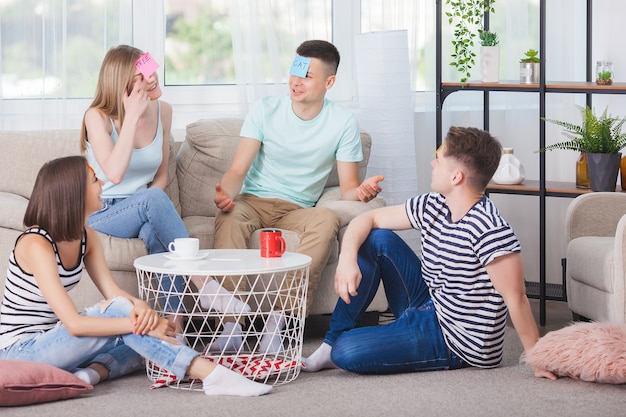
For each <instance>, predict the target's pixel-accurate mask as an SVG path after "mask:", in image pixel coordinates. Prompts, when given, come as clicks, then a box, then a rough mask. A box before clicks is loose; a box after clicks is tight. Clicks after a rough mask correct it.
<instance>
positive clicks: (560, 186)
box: [487, 180, 626, 198]
mask: <svg viewBox="0 0 626 417" xmlns="http://www.w3.org/2000/svg"><path fill="white" fill-rule="evenodd" d="M539 187H540V184H539V181H538V180H525V181H524V182H523V183H522V184H519V185H503V184H496V183H494V182H490V183H489V185H488V186H487V193H494V194H516V195H539V193H540V189H539ZM615 191H618V192H626V191H623V190H622V187H620V186H617V187H615ZM591 192H593V191H592V190H591V188H577V187H576V184H575V183H573V182H566V181H546V196H547V197H571V198H574V197H577V196H579V195H581V194H587V193H591Z"/></svg>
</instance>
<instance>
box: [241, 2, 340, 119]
mask: <svg viewBox="0 0 626 417" xmlns="http://www.w3.org/2000/svg"><path fill="white" fill-rule="evenodd" d="M330 8H331V2H329V1H311V0H278V1H277V0H256V1H252V2H251V1H249V0H231V1H230V2H229V11H230V18H231V23H232V40H233V59H234V61H235V77H236V84H237V95H238V98H239V113H240V116H242V117H243V116H245V115H246V114H247V113H248V109H249V105H250V104H252V103H254V102H255V101H256V100H258V99H260V98H261V97H263V96H268V95H282V94H287V92H288V90H287V87H286V82H287V79H288V76H289V68H290V66H291V62H292V60H293V58H294V57H295V54H296V48H297V47H298V45H299V44H300V43H302V42H303V41H305V40H307V39H324V40H328V41H332V25H331V23H330V22H329V21H328V19H325V18H324V19H323V20H321V21H320V20H319V19H315V16H317V17H319V18H323V17H324V16H331V15H332V13H331V10H330ZM302 16H308V17H313V19H311V20H312V21H313V22H315V23H316V24H310V25H303V24H302V22H304V21H305V19H303V18H302ZM320 23H321V24H320ZM324 23H325V24H324Z"/></svg>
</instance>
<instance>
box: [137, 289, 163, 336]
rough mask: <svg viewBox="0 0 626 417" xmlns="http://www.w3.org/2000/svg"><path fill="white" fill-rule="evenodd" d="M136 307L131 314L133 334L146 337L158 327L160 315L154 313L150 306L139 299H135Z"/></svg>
mask: <svg viewBox="0 0 626 417" xmlns="http://www.w3.org/2000/svg"><path fill="white" fill-rule="evenodd" d="M133 304H134V305H135V307H134V308H133V310H132V311H131V313H130V320H131V323H132V324H133V333H135V334H140V335H145V334H148V333H149V332H150V331H151V330H154V329H155V328H156V327H157V324H158V322H159V313H157V312H156V311H154V310H153V309H151V308H150V306H148V304H147V303H146V302H145V301H143V300H140V299H138V298H136V299H133Z"/></svg>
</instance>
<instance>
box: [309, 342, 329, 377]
mask: <svg viewBox="0 0 626 417" xmlns="http://www.w3.org/2000/svg"><path fill="white" fill-rule="evenodd" d="M332 349H333V347H332V346H331V345H329V344H328V343H322V344H321V345H320V346H319V347H318V348H317V349H316V350H315V352H313V353H312V354H311V356H309V357H308V358H302V370H303V371H304V372H317V371H321V370H322V369H332V368H337V365H335V364H334V363H333V361H332V360H331V359H330V351H331V350H332Z"/></svg>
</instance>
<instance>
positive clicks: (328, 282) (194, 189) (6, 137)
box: [0, 118, 387, 314]
mask: <svg viewBox="0 0 626 417" xmlns="http://www.w3.org/2000/svg"><path fill="white" fill-rule="evenodd" d="M241 123H242V120H241V119H234V118H233V119H228V118H222V119H207V120H200V121H197V122H194V123H191V124H189V125H188V126H187V128H186V138H185V140H184V141H183V142H176V141H173V140H172V142H171V146H170V149H171V157H170V166H169V181H168V187H167V190H166V192H167V193H168V195H169V196H170V199H171V200H172V202H173V203H174V205H175V206H176V209H177V210H178V211H179V213H180V214H181V216H182V218H183V220H184V222H185V225H186V226H187V229H188V231H189V234H190V235H191V236H193V237H197V238H199V239H200V246H201V248H203V249H210V248H212V247H213V235H214V219H215V214H216V207H215V205H214V204H213V197H214V194H215V188H214V186H215V184H216V182H218V181H219V180H220V178H221V176H222V174H223V173H224V171H225V170H226V169H227V168H228V167H229V165H230V161H231V160H232V158H233V155H234V152H235V149H236V146H237V144H238V141H239V130H240V127H241ZM361 138H362V141H363V151H364V152H363V154H364V160H363V161H362V162H361V164H360V166H359V174H360V176H361V178H364V176H365V170H366V166H367V161H368V158H369V151H370V146H371V138H370V136H369V135H368V134H367V133H365V132H362V134H361ZM77 153H79V131H78V130H57V131H25V132H21V131H20V132H8V131H5V132H0V270H1V271H2V273H1V274H0V291H3V289H4V280H5V278H6V273H5V271H6V267H7V263H8V257H9V252H10V250H11V249H12V247H13V244H14V242H15V239H16V238H17V236H18V235H19V234H20V231H21V230H22V229H23V226H22V219H23V215H24V211H25V209H26V205H27V203H28V198H29V196H30V192H31V190H32V186H33V184H34V181H35V177H36V175H37V171H38V170H39V168H40V167H41V165H42V164H43V163H44V162H45V161H47V160H50V159H53V158H57V157H61V156H66V155H73V154H77ZM318 204H320V205H324V206H327V207H329V208H331V209H333V210H335V211H336V212H337V213H338V215H339V218H340V221H341V227H340V230H339V234H338V236H337V240H336V241H333V243H332V250H331V255H330V259H329V261H328V264H327V265H326V268H325V269H324V271H323V273H322V278H321V282H320V287H319V289H318V291H317V294H316V296H315V298H314V300H313V304H312V306H311V310H310V311H309V312H308V313H309V314H328V313H331V312H332V310H333V308H334V306H335V303H336V301H337V296H336V295H335V293H334V289H333V277H334V272H335V268H336V266H337V257H338V253H339V242H340V240H341V237H342V235H343V232H344V230H345V226H346V225H347V224H348V222H349V221H350V220H351V219H352V218H353V217H354V216H355V215H357V214H358V213H361V212H363V211H365V210H369V209H372V208H375V207H381V206H384V205H385V201H384V199H382V198H376V199H375V200H373V201H371V202H369V203H367V204H365V203H361V202H356V201H340V199H339V187H338V178H337V173H336V170H333V172H332V173H331V176H330V178H329V180H328V183H327V188H326V189H325V191H324V193H323V195H322V197H321V198H320V200H319V203H318ZM283 234H284V236H285V239H286V241H287V249H288V250H295V248H296V247H297V244H298V241H299V237H298V235H297V234H296V233H295V232H291V231H283ZM100 237H101V240H102V243H103V245H104V249H105V256H106V259H107V262H108V264H109V267H110V268H111V270H112V271H113V274H114V276H115V277H116V279H117V280H118V281H119V282H120V284H121V285H122V286H123V287H124V288H125V289H126V290H128V291H130V292H131V293H133V294H137V280H136V276H135V269H134V268H133V261H134V259H135V258H137V257H139V256H143V255H146V254H147V252H146V249H145V246H144V244H143V242H142V241H141V240H139V239H120V238H115V237H110V236H106V235H100ZM250 245H251V248H258V232H255V234H254V235H253V236H252V237H251V240H250ZM72 294H73V298H74V300H75V302H76V304H77V306H78V307H79V308H83V307H85V306H87V305H92V304H94V303H95V302H97V301H98V300H100V298H101V297H100V295H99V293H98V291H97V290H96V288H95V287H94V286H93V284H91V282H89V280H83V281H82V282H81V284H80V285H79V286H78V287H77V288H76V289H75V290H74V291H73V292H72ZM386 309H387V302H386V299H385V296H384V292H383V290H382V286H381V288H380V289H379V292H378V294H377V296H376V298H375V299H374V302H373V303H372V305H371V306H370V308H369V309H368V311H371V312H381V311H385V310H386Z"/></svg>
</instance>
